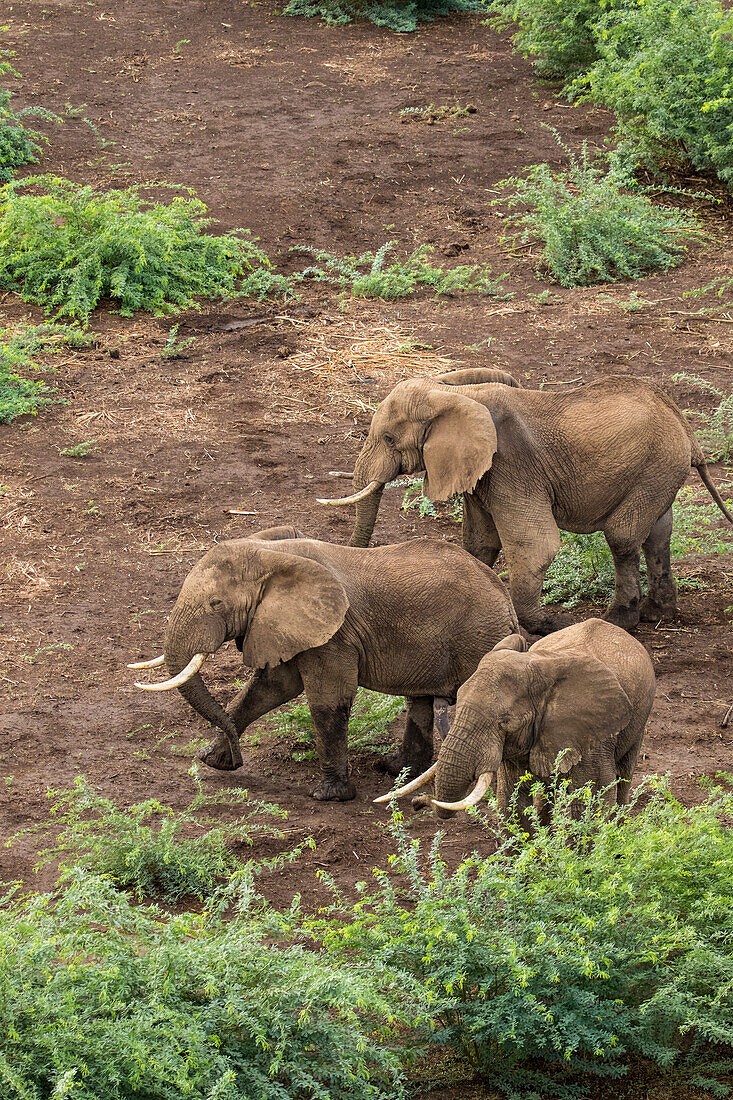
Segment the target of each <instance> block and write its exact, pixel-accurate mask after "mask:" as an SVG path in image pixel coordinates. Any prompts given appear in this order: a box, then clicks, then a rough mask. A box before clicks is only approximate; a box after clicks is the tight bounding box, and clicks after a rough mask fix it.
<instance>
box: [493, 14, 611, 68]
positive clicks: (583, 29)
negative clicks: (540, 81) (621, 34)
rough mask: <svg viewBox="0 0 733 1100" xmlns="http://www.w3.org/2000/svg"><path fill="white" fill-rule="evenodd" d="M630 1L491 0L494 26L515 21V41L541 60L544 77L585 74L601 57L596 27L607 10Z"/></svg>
mask: <svg viewBox="0 0 733 1100" xmlns="http://www.w3.org/2000/svg"><path fill="white" fill-rule="evenodd" d="M626 2H628V0H490V2H489V3H488V7H489V10H490V11H491V12H492V15H493V18H492V20H491V21H492V23H494V25H496V26H498V27H499V28H501V29H503V28H504V27H506V26H508V25H510V23H511V22H514V23H516V24H517V25H518V30H517V31H516V32H515V33H514V35H513V38H512V41H513V42H514V44H515V45H516V46H517V47H518V48H519V50H520V51H521V52H522V53H523V54H524V55H525V56H528V55H530V54H534V55H536V57H537V60H536V62H535V67H536V69H537V72H538V73H539V75H540V76H543V77H568V76H575V75H576V74H578V73H583V72H585V71H586V70H587V69H588V67H589V66H590V65H591V64H592V62H593V61H595V60H596V58H597V57H598V48H597V41H596V39H597V34H596V27H597V24H598V21H599V20H600V19H601V18H602V16H603V13H604V12H605V11H615V10H616V9H617V8H623V7H624V6H625V3H626Z"/></svg>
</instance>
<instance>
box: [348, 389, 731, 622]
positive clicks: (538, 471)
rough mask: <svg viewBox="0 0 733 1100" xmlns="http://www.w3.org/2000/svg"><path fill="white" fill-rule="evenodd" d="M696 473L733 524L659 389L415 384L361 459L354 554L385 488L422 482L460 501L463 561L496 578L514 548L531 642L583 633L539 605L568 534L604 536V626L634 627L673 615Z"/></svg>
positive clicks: (384, 409)
mask: <svg viewBox="0 0 733 1100" xmlns="http://www.w3.org/2000/svg"><path fill="white" fill-rule="evenodd" d="M497 376H500V377H499V378H498V380H497ZM482 378H483V381H482V380H481V379H482ZM691 466H694V467H696V469H697V470H698V472H699V474H700V477H701V478H702V480H703V482H704V484H705V486H706V487H707V489H708V491H709V492H710V494H711V495H712V497H713V499H714V500H715V502H716V504H717V505H718V507H719V508H720V510H721V511H722V512H723V514H724V515H725V516H726V518H727V519H728V520H729V521H730V522H731V523H733V516H732V515H731V513H730V512H729V511H728V510H727V509H726V507H725V505H724V504H723V501H722V500H721V497H720V494H719V493H718V491H717V490H716V488H715V486H714V485H713V484H712V482H711V480H710V477H709V474H708V471H707V467H706V464H705V459H704V457H703V454H702V451H701V449H700V446H699V444H698V443H697V440H696V439H695V438H694V436H693V434H692V431H691V429H690V427H689V425H688V424H687V422H686V420H685V418H684V416H683V415H682V413H681V412H680V410H679V409H678V408H677V407H676V405H675V404H674V402H672V401H671V400H670V398H668V397H667V395H666V394H665V393H664V392H663V391H662V390H660V389H658V388H656V387H654V386H652V385H648V384H647V383H645V382H638V381H633V380H629V379H626V378H607V379H602V380H600V381H597V382H592V383H591V384H590V385H587V386H583V387H581V388H579V389H576V390H572V391H570V392H568V391H564V392H562V393H557V392H552V391H549V390H525V389H521V388H519V387H518V386H517V384H516V383H515V382H514V380H513V379H511V378H510V377H509V376H507V375H502V372H500V371H493V370H486V371H481V370H480V369H479V370H470V371H456V372H453V373H452V374H447V375H440V376H437V377H436V378H420V379H411V380H408V381H405V382H400V383H399V384H398V385H397V386H395V388H394V389H393V390H392V392H391V393H390V394H388V396H387V397H386V398H385V400H384V401H383V402H382V403H381V405H380V406H379V408H378V409H377V411H376V412H375V414H374V417H373V418H372V423H371V428H370V431H369V436H368V438H367V440H366V442H365V443H364V446H363V448H362V451H361V454H360V455H359V457H358V459H357V461H356V465H355V468H354V488H355V490H356V493H355V496H359V491H360V490H363V489H364V488H365V487H367V486H369V485H370V484H371V485H372V491H371V492H370V493H369V494H368V495H367V496H366V497H364V498H362V499H359V500H358V501H356V522H355V525H354V531H353V535H352V539H351V544H352V546H368V545H369V541H370V539H371V536H372V531H373V528H374V524H375V521H376V518H377V512H378V509H379V502H380V497H381V493H382V489H383V487H384V485H385V484H387V482H389V481H391V480H393V479H394V478H395V477H398V476H399V475H400V474H411V473H415V472H418V471H421V470H425V494H426V496H428V497H429V498H430V499H431V500H445V499H447V498H448V497H450V496H452V495H453V494H456V493H462V494H463V505H464V513H463V515H464V518H463V545H464V547H465V548H466V550H468V551H469V552H470V553H471V554H474V555H475V556H476V557H478V558H479V559H480V560H481V561H483V562H485V563H486V564H487V565H490V566H491V565H493V564H494V562H495V561H496V558H497V556H498V554H499V551H500V550H502V549H503V551H504V556H505V558H506V561H507V566H508V569H509V585H510V589H511V593H512V599H513V601H514V606H515V608H516V610H517V614H518V616H519V621H520V623H521V624H522V626H523V627H524V628H525V629H526V630H528V631H529V632H530V633H533V634H547V633H549V632H550V631H551V630H555V629H558V628H559V627H562V626H566V625H568V623H569V622H570V621H572V620H570V619H569V618H568V617H567V616H558V615H552V614H550V613H549V612H547V611H546V610H545V609H543V608H542V607H541V605H540V596H541V593H542V584H543V581H544V578H545V574H546V572H547V569H548V567H549V565H550V562H551V561H552V559H553V558H554V557H555V554H556V553H557V552H558V550H559V549H560V529H562V530H565V531H574V532H579V533H588V532H590V531H603V533H604V535H605V537H606V540H607V542H608V545H609V547H610V548H611V552H612V554H613V560H614V564H615V567H616V589H615V593H614V597H613V602H612V604H611V607H610V609H609V611H608V613H607V616H606V617H607V619H608V620H609V621H610V622H612V623H615V624H617V625H618V626H623V627H625V628H627V629H633V628H634V627H635V626H637V625H638V623H639V621H640V619H643V620H645V621H657V620H658V619H661V618H665V617H669V616H672V615H673V614H674V613H675V611H676V606H677V589H676V585H675V582H674V578H673V575H672V568H671V563H670V537H671V533H672V503H673V501H674V498H675V496H676V495H677V492H678V491H679V489H680V488H681V486H682V485H683V484H684V483H685V481H686V479H687V477H688V476H689V473H690V468H691ZM352 500H353V498H348V497H346V498H343V499H342V500H341V501H339V502H338V503H350V502H352ZM642 548H643V552H644V556H645V558H646V564H647V571H648V584H649V587H648V595H647V596H646V598H645V599H644V600H642V598H641V588H640V581H639V558H640V553H641V551H642Z"/></svg>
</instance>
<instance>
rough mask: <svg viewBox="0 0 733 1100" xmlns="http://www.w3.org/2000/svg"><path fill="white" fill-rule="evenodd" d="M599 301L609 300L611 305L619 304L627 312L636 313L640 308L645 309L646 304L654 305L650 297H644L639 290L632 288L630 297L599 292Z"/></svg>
mask: <svg viewBox="0 0 733 1100" xmlns="http://www.w3.org/2000/svg"><path fill="white" fill-rule="evenodd" d="M598 301H599V302H609V303H610V304H611V305H614V306H618V308H619V309H623V310H624V312H626V313H636V312H637V311H638V310H640V309H643V308H644V306H653V305H655V303H654V302H652V301H650V300H649V299H648V298H642V297H641V295H640V294H639V292H638V290H632V292H631V294H629V296H628V298H626V299H623V298H614V297H613V296H612V295H610V294H599V295H598Z"/></svg>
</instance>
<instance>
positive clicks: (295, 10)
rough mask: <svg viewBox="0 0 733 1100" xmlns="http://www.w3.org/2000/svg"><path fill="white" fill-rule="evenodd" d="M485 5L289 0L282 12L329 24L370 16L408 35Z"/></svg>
mask: <svg viewBox="0 0 733 1100" xmlns="http://www.w3.org/2000/svg"><path fill="white" fill-rule="evenodd" d="M482 8H483V3H482V0H289V2H288V4H287V5H286V6H285V7H284V8H283V9H282V14H283V15H307V16H316V17H318V18H320V19H322V20H323V21H324V23H326V24H327V25H328V26H330V27H335V26H340V25H342V24H344V23H350V22H351V21H352V19H358V18H361V19H369V20H370V21H371V22H372V23H375V24H376V25H377V26H378V27H388V28H389V30H392V31H397V32H398V33H399V34H406V33H409V32H410V31H414V30H416V29H417V26H418V23H421V22H425V23H429V22H432V20H433V19H437V18H439V17H440V16H443V15H450V13H451V12H454V11H481V10H482Z"/></svg>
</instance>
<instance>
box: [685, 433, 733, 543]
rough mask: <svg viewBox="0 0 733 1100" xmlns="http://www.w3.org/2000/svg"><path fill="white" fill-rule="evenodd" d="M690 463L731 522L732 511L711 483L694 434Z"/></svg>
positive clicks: (706, 465) (732, 521) (732, 517)
mask: <svg viewBox="0 0 733 1100" xmlns="http://www.w3.org/2000/svg"><path fill="white" fill-rule="evenodd" d="M690 464H691V465H692V466H694V467H695V469H696V470H697V472H698V474H699V475H700V480H701V481H702V483H703V485H704V486H705V488H706V489H707V491H708V492H709V493H710V496H711V497H712V498H713V500H714V501H715V503H716V504H717V505H718V508H720V510H721V512H722V513H723V515H724V516H725V518H726V519H727V520H728V522H729V523H733V512H731V511H730V509H729V508H728V507H727V506H726V503H725V501H724V500H723V498H722V496H721V495H720V492H719V491H718V488H717V486H716V485H714V484H713V480H712V478H711V477H710V474H709V472H708V464H707V462H706V461H705V456H704V455H703V453H702V450H701V448H700V444H699V443H698V442H697V440H696V439H695V437H694V436H692V458H691V461H690Z"/></svg>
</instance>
